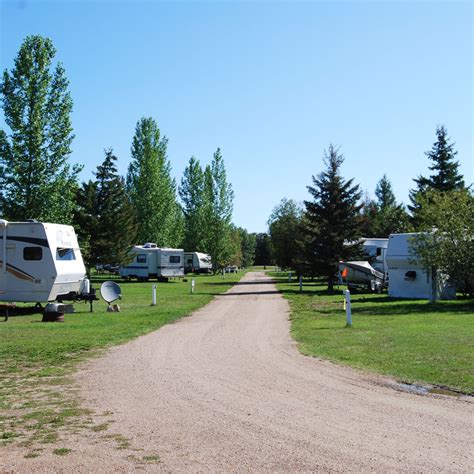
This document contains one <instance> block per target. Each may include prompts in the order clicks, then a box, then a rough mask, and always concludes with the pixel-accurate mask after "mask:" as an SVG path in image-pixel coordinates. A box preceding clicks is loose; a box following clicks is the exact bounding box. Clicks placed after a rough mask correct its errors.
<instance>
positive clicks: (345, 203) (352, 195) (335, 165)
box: [304, 145, 362, 291]
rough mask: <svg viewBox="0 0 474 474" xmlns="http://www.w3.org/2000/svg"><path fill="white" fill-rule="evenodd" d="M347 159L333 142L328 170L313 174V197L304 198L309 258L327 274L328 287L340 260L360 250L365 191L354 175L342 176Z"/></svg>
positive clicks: (327, 154) (317, 269) (318, 271)
mask: <svg viewBox="0 0 474 474" xmlns="http://www.w3.org/2000/svg"><path fill="white" fill-rule="evenodd" d="M343 161H344V157H343V155H342V154H340V153H339V149H337V148H334V146H333V145H330V146H329V149H328V151H327V152H325V156H324V163H325V164H326V170H325V171H323V172H322V173H320V174H319V175H318V176H317V177H314V176H313V186H308V191H309V193H310V194H311V196H312V197H313V200H312V201H305V202H304V204H305V207H306V226H305V230H306V234H307V237H308V244H309V245H308V248H307V249H306V259H307V261H308V263H309V265H310V267H311V268H310V269H311V270H312V271H313V272H315V273H316V274H320V275H324V276H326V277H327V281H328V291H332V290H333V287H334V281H335V279H336V273H337V271H338V263H339V261H340V260H350V259H351V258H352V256H354V255H355V254H356V253H359V252H360V244H358V243H357V242H358V240H359V239H360V237H361V230H360V217H359V213H360V210H361V208H362V205H361V204H359V200H360V198H361V191H360V190H359V185H353V184H352V183H353V179H350V180H347V181H345V180H344V179H343V178H342V177H341V175H340V172H339V170H340V167H341V165H342V163H343ZM351 242H353V244H350V243H351Z"/></svg>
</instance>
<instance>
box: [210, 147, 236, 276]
mask: <svg viewBox="0 0 474 474" xmlns="http://www.w3.org/2000/svg"><path fill="white" fill-rule="evenodd" d="M203 199H204V204H203V213H204V229H205V237H204V246H205V252H206V253H208V254H209V255H210V256H211V259H212V263H213V266H214V268H215V269H218V268H223V267H225V266H226V265H227V264H228V263H229V262H230V259H231V257H232V252H233V246H234V243H233V242H232V234H231V229H232V228H231V221H232V209H233V200H234V191H233V190H232V185H231V184H230V183H228V182H227V174H226V170H225V165H224V160H223V158H222V155H221V151H220V149H219V148H218V149H217V151H216V152H215V153H214V156H213V159H212V163H211V166H206V169H205V171H204V192H203Z"/></svg>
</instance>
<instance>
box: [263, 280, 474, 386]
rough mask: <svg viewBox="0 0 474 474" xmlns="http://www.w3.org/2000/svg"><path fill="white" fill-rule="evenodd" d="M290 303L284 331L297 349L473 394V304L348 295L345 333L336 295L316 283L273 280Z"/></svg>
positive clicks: (400, 377)
mask: <svg viewBox="0 0 474 474" xmlns="http://www.w3.org/2000/svg"><path fill="white" fill-rule="evenodd" d="M272 276H273V277H274V278H275V279H277V282H278V285H277V287H278V289H279V290H280V291H281V292H282V293H283V296H284V297H285V298H287V299H288V300H289V303H290V308H291V316H290V317H291V334H292V336H293V337H294V339H295V340H296V341H297V342H298V347H299V350H300V351H301V352H303V353H304V354H306V355H312V356H315V357H324V358H325V359H329V360H331V361H334V362H337V363H342V364H346V365H349V366H352V367H356V368H361V369H364V370H371V371H374V372H378V373H382V374H386V375H391V376H395V377H397V378H398V379H399V380H402V381H405V382H422V383H430V384H435V385H441V386H448V387H451V388H454V389H458V390H462V391H464V392H467V393H474V376H473V373H472V339H473V336H474V334H473V329H474V325H473V324H472V314H473V312H474V304H473V302H472V301H466V300H464V301H462V300H461V301H442V302H439V303H437V304H429V303H427V302H426V301H422V300H405V299H404V300H396V299H392V298H389V297H387V296H384V295H372V294H352V295H351V303H352V328H351V329H346V328H345V324H346V316H345V311H344V309H343V297H342V295H341V294H340V293H339V294H335V295H328V294H327V292H326V291H325V288H324V286H323V283H322V282H316V283H312V282H309V281H306V280H305V281H304V282H303V292H300V291H299V288H298V283H297V282H294V283H288V278H287V277H286V276H284V275H272Z"/></svg>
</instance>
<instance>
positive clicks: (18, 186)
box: [0, 36, 80, 223]
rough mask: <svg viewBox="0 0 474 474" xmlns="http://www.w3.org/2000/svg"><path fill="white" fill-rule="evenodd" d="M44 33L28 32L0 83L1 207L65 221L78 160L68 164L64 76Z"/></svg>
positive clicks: (12, 213) (14, 216)
mask: <svg viewBox="0 0 474 474" xmlns="http://www.w3.org/2000/svg"><path fill="white" fill-rule="evenodd" d="M55 55H56V49H55V48H54V46H53V43H52V42H51V40H50V39H48V38H43V37H41V36H28V37H27V38H26V39H25V40H24V42H23V44H22V45H21V48H20V51H19V53H18V55H17V57H16V59H15V66H14V68H13V69H12V70H11V71H10V72H8V70H5V71H4V73H3V81H2V83H1V85H0V91H1V94H2V104H3V110H4V116H5V123H6V124H7V125H8V127H9V128H10V130H11V133H10V135H8V134H7V132H5V130H0V168H2V169H3V173H2V174H3V176H2V181H3V182H2V212H3V214H4V216H5V217H6V218H8V219H11V220H25V219H38V220H41V221H51V222H58V223H69V222H70V220H71V217H72V213H73V210H74V201H75V193H76V189H77V175H78V173H79V171H80V167H79V166H73V167H72V168H71V167H70V165H69V164H68V157H69V155H70V154H71V143H72V140H73V138H74V135H73V133H72V125H71V118H70V114H71V111H72V99H71V96H70V94H69V91H68V85H69V81H68V80H67V78H66V74H65V70H64V68H63V66H62V65H61V63H58V64H57V65H56V66H55V67H54V70H53V64H52V62H53V58H54V56H55Z"/></svg>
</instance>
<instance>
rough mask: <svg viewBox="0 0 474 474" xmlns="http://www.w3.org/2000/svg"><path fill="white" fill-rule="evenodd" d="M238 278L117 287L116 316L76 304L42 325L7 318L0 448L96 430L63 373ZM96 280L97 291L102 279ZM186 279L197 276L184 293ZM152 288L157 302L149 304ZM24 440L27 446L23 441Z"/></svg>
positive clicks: (0, 378) (0, 335) (1, 347)
mask: <svg viewBox="0 0 474 474" xmlns="http://www.w3.org/2000/svg"><path fill="white" fill-rule="evenodd" d="M242 275H243V274H242V273H239V274H226V276H225V279H224V278H223V277H222V275H217V276H210V275H200V276H192V275H189V276H188V277H187V280H188V281H187V282H184V281H179V280H176V281H170V282H168V283H156V282H147V283H136V282H124V283H122V282H120V285H121V288H122V295H123V297H122V300H121V301H119V305H120V308H121V312H120V313H108V312H106V307H107V305H106V303H105V302H104V301H102V300H101V301H97V302H95V303H94V312H93V313H90V312H89V305H88V304H87V305H86V304H84V303H76V304H75V309H76V313H74V314H66V315H65V322H64V323H42V322H41V318H42V315H40V314H34V315H27V316H15V317H10V319H9V320H8V321H7V322H1V323H0V443H4V444H5V443H11V442H22V443H26V444H27V445H29V444H32V443H33V442H34V441H37V442H40V443H54V442H56V441H57V440H58V436H59V434H58V433H59V431H60V430H61V429H62V428H63V427H64V426H68V427H69V429H75V428H80V427H81V426H83V427H84V426H86V427H87V426H88V427H89V428H90V429H92V430H94V431H97V426H95V425H94V424H93V423H92V421H91V419H87V415H88V414H87V413H85V412H84V411H83V410H82V409H81V408H80V405H79V403H78V402H77V400H76V397H75V396H74V387H73V385H72V383H71V380H70V375H71V374H72V372H73V371H74V370H75V368H76V367H77V365H78V363H79V362H80V361H81V360H83V359H84V358H86V357H90V356H93V355H96V354H100V351H101V349H103V348H106V347H108V346H111V345H114V344H119V343H123V342H126V341H128V340H130V339H132V338H134V337H136V336H139V335H141V334H146V333H148V332H150V331H153V330H155V329H158V328H160V327H161V326H163V325H164V324H167V323H170V322H172V321H175V320H176V319H178V318H180V317H182V316H185V315H188V314H190V313H191V312H193V311H194V310H196V309H197V308H200V307H202V306H204V305H205V304H206V303H208V302H209V301H211V299H212V298H213V297H214V295H216V294H218V293H222V292H224V291H226V290H228V289H229V288H230V287H231V286H232V285H233V284H234V283H235V282H236V281H238V280H239V279H240V278H241V277H242ZM101 278H102V277H100V276H96V277H95V279H94V280H93V282H92V284H93V286H94V287H97V288H98V287H99V286H100V282H101V281H103V280H105V279H108V277H104V278H102V279H101ZM191 278H195V279H196V288H195V293H194V294H191V292H190V288H191ZM153 284H157V304H156V306H151V301H152V286H153ZM28 443H29V444H28ZM30 454H31V456H34V455H35V453H34V452H32V453H30Z"/></svg>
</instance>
